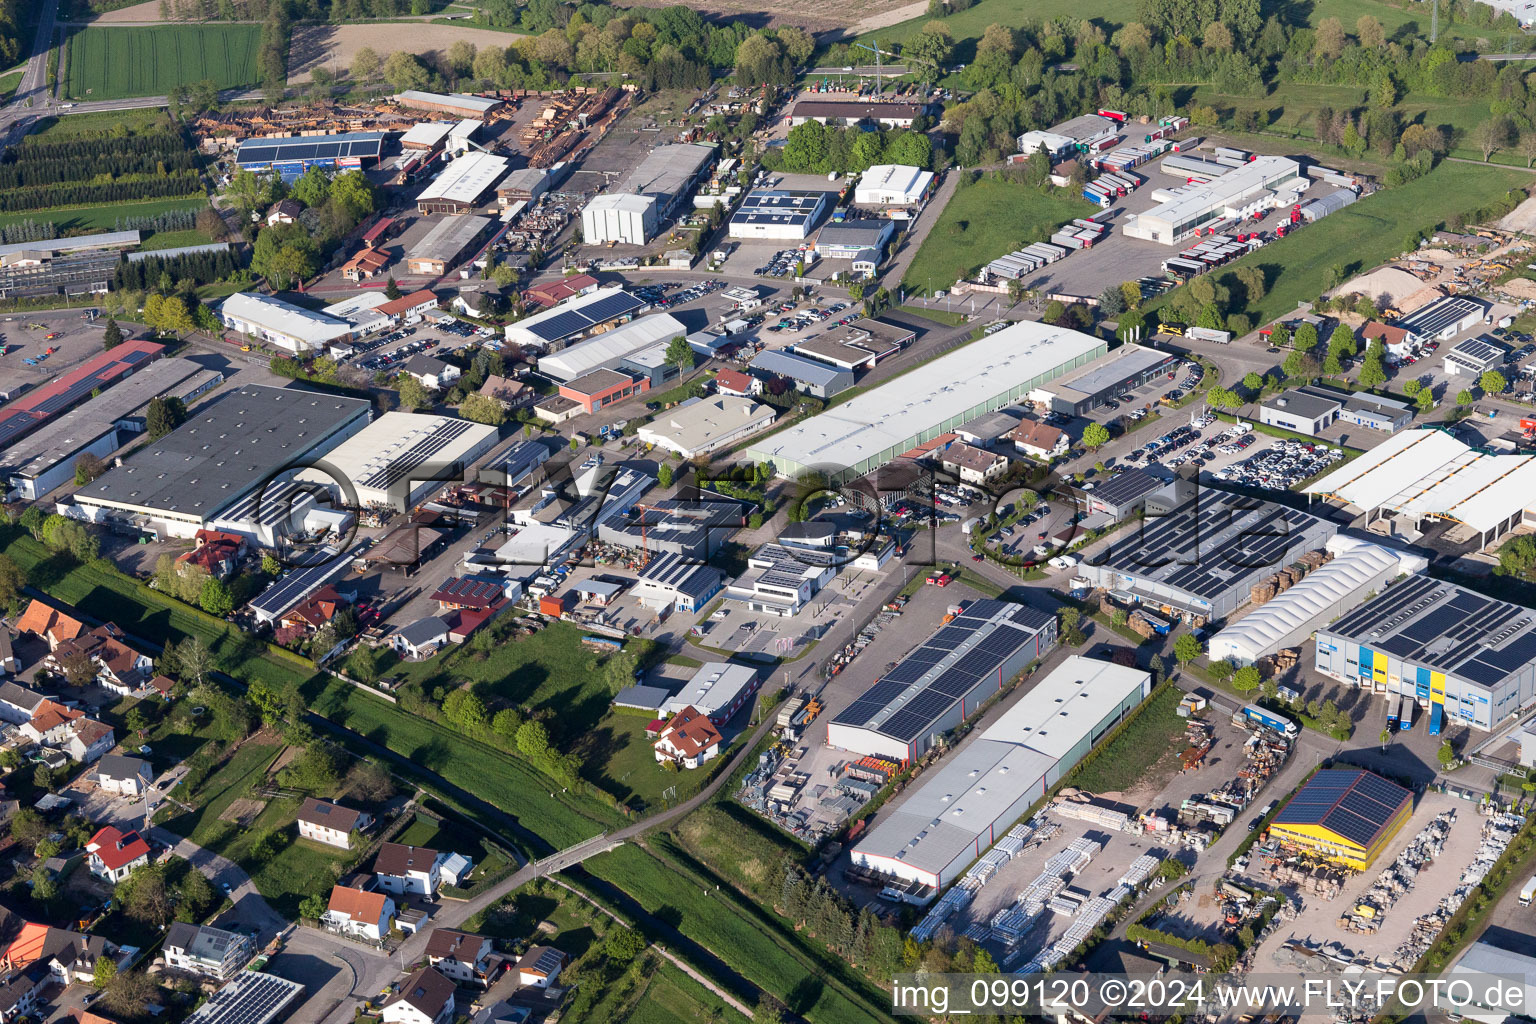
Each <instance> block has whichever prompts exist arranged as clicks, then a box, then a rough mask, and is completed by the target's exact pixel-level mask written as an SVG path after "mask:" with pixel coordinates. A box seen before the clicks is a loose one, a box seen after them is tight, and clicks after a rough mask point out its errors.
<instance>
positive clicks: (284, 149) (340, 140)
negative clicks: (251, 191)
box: [235, 132, 384, 164]
mask: <svg viewBox="0 0 1536 1024" xmlns="http://www.w3.org/2000/svg"><path fill="white" fill-rule="evenodd" d="M383 144H384V133H383V132H347V133H344V134H340V135H322V136H312V137H309V138H296V139H294V138H289V139H246V140H245V141H244V142H242V143H240V149H239V152H238V153H237V155H236V156H235V162H236V163H238V164H254V163H288V162H290V161H301V160H302V161H313V160H341V159H345V158H348V157H377V156H378V155H379V150H380V148H382V146H383Z"/></svg>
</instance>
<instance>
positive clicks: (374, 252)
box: [341, 248, 389, 281]
mask: <svg viewBox="0 0 1536 1024" xmlns="http://www.w3.org/2000/svg"><path fill="white" fill-rule="evenodd" d="M387 266H389V256H388V255H386V254H385V253H384V251H383V250H381V249H368V248H364V249H360V250H358V253H357V255H356V256H353V257H352V258H351V259H349V260H347V262H345V263H343V264H342V265H341V276H342V277H344V278H346V279H347V280H348V281H368V280H371V279H373V278H375V277H377V276H378V275H379V274H381V273H383V272H384V268H385V267H387Z"/></svg>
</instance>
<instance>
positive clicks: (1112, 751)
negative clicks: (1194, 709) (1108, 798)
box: [1070, 686, 1185, 793]
mask: <svg viewBox="0 0 1536 1024" xmlns="http://www.w3.org/2000/svg"><path fill="white" fill-rule="evenodd" d="M1183 698H1184V693H1183V691H1182V690H1180V689H1179V688H1178V687H1176V686H1165V687H1163V688H1162V689H1161V690H1159V691H1158V693H1157V695H1156V696H1154V697H1152V698H1151V699H1149V700H1148V701H1147V703H1146V704H1145V705H1144V706H1143V707H1142V708H1141V710H1140V712H1139V713H1137V715H1136V719H1135V721H1133V722H1132V723H1131V724H1130V725H1128V726H1127V727H1126V728H1124V729H1122V730H1121V731H1120V732H1119V733H1118V734H1117V735H1116V736H1115V738H1114V739H1112V740H1110V742H1109V744H1108V745H1107V746H1105V747H1103V748H1102V749H1101V750H1099V751H1098V756H1096V757H1095V758H1094V759H1093V760H1092V761H1091V762H1089V763H1087V764H1084V765H1082V766H1081V767H1080V768H1079V769H1078V771H1077V772H1076V773H1075V775H1074V776H1073V777H1072V779H1071V780H1070V782H1071V784H1072V785H1073V786H1076V787H1078V788H1079V789H1086V790H1087V791H1088V792H1090V793H1121V792H1124V791H1125V790H1127V789H1129V788H1131V786H1133V785H1135V784H1136V782H1137V780H1139V779H1140V778H1141V777H1142V776H1144V775H1145V774H1146V773H1147V770H1148V769H1149V768H1151V767H1152V766H1153V765H1154V764H1156V763H1157V760H1158V758H1160V757H1162V756H1163V755H1164V754H1166V753H1168V751H1170V750H1172V749H1173V748H1174V746H1175V745H1176V744H1177V743H1178V741H1179V737H1180V736H1182V735H1183V733H1184V721H1185V720H1184V719H1182V718H1180V717H1179V716H1178V714H1177V708H1178V706H1179V701H1180V700H1182V699H1183Z"/></svg>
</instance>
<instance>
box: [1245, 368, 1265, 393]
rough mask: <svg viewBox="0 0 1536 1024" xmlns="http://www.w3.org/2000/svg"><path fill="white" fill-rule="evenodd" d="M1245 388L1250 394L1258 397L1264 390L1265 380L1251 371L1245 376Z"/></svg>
mask: <svg viewBox="0 0 1536 1024" xmlns="http://www.w3.org/2000/svg"><path fill="white" fill-rule="evenodd" d="M1243 387H1245V388H1247V389H1248V391H1249V393H1251V394H1255V395H1256V394H1258V393H1259V392H1260V391H1263V390H1264V378H1263V377H1261V376H1260V375H1259V374H1257V373H1254V372H1253V371H1252V370H1250V371H1248V372H1247V373H1245V374H1243Z"/></svg>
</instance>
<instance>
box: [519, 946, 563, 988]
mask: <svg viewBox="0 0 1536 1024" xmlns="http://www.w3.org/2000/svg"><path fill="white" fill-rule="evenodd" d="M570 962H571V958H570V957H569V956H567V955H566V954H564V953H562V952H560V950H558V949H556V948H555V947H553V946H529V947H528V952H526V953H524V954H523V958H522V959H521V960H519V961H518V962H517V980H518V981H520V982H522V983H523V985H524V986H525V987H527V988H549V986H550V985H552V984H554V981H555V979H556V978H557V977H559V976H560V972H561V971H563V970H565V967H566V965H567V964H569V963H570Z"/></svg>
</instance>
